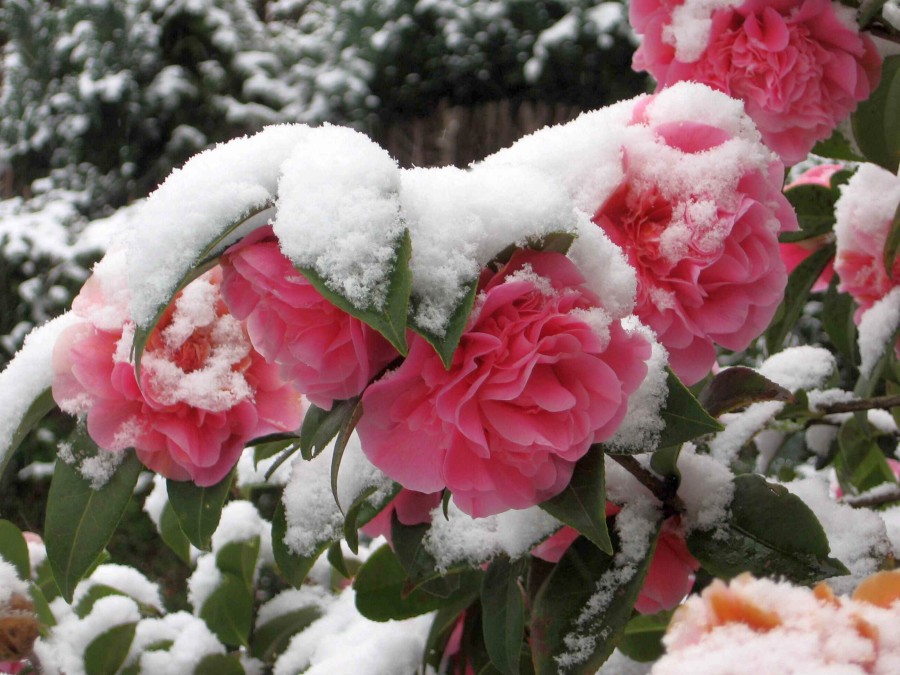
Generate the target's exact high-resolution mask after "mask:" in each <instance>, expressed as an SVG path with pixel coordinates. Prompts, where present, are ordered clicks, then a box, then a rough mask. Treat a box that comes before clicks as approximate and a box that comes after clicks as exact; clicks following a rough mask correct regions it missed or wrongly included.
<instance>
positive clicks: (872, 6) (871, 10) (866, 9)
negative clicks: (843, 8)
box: [857, 0, 887, 28]
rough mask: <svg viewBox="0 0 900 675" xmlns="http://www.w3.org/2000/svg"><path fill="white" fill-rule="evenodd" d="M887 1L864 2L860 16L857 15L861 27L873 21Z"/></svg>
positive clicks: (872, 0)
mask: <svg viewBox="0 0 900 675" xmlns="http://www.w3.org/2000/svg"><path fill="white" fill-rule="evenodd" d="M886 1H887V0H869V1H868V2H863V3H862V4H861V7H860V9H859V16H858V17H857V21H858V22H859V27H860V28H865V27H866V26H868V25H869V24H870V23H872V21H874V20H875V19H876V18H877V17H878V15H879V14H881V8H882V7H884V5H885V2H886Z"/></svg>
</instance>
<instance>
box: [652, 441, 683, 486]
mask: <svg viewBox="0 0 900 675" xmlns="http://www.w3.org/2000/svg"><path fill="white" fill-rule="evenodd" d="M679 455H681V446H680V445H670V446H669V447H668V448H662V449H661V450H657V451H656V452H654V453H653V454H652V455H650V468H651V469H653V471H655V472H656V473H657V474H659V475H660V476H662V477H663V478H664V479H665V480H667V481H671V482H672V483H673V488H672V492H673V494H674V493H675V492H676V491H677V490H678V485H679V484H680V483H681V471H680V470H679V469H678V457H679Z"/></svg>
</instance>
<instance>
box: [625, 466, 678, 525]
mask: <svg viewBox="0 0 900 675" xmlns="http://www.w3.org/2000/svg"><path fill="white" fill-rule="evenodd" d="M609 456H610V457H612V458H613V459H614V460H615V461H616V462H618V464H619V465H620V466H621V467H622V468H623V469H625V470H626V471H627V472H628V473H630V474H631V475H632V476H634V477H635V478H637V479H638V481H639V482H640V484H641V485H643V486H644V487H646V488H647V489H648V490H650V492H652V493H653V496H654V497H656V498H657V499H658V500H659V501H661V502H662V504H663V512H664V513H665V515H666V516H667V517H668V516H671V515H675V514H678V513H684V512H685V510H686V507H685V505H684V502H683V501H681V497H679V496H678V494H677V488H676V487H675V485H674V484H673V483H670V482H668V481H666V480H665V479H663V478H660V477H659V476H657V475H656V474H654V473H653V472H652V471H650V470H649V469H647V468H645V467H644V466H643V465H642V464H641V463H640V462H639V461H637V460H636V459H635V458H634V457H633V456H631V455H609Z"/></svg>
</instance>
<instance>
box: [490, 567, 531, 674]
mask: <svg viewBox="0 0 900 675" xmlns="http://www.w3.org/2000/svg"><path fill="white" fill-rule="evenodd" d="M527 571H528V567H527V560H526V559H525V558H522V559H520V560H517V561H516V562H512V561H510V559H509V558H507V557H506V556H501V557H499V558H496V559H495V560H494V561H493V562H491V564H490V566H489V567H488V569H487V572H486V573H485V575H484V580H483V581H482V583H481V626H482V631H483V635H484V645H485V647H486V648H487V652H488V655H489V656H490V657H491V662H492V663H493V664H494V666H496V668H497V670H499V671H500V672H501V673H505V675H519V656H520V654H521V652H522V641H523V639H524V638H525V597H524V588H523V586H524V580H525V574H526V572H527Z"/></svg>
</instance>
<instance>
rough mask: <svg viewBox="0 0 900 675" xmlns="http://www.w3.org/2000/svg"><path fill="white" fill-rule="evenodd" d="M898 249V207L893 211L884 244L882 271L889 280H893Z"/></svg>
mask: <svg viewBox="0 0 900 675" xmlns="http://www.w3.org/2000/svg"><path fill="white" fill-rule="evenodd" d="M898 248H900V205H898V206H897V210H896V211H894V219H893V220H892V221H891V229H890V231H889V232H888V236H887V240H886V241H885V242H884V259H883V262H884V269H885V271H886V272H887V275H888V278H889V279H891V280H894V264H895V262H896V260H897V250H898Z"/></svg>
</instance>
